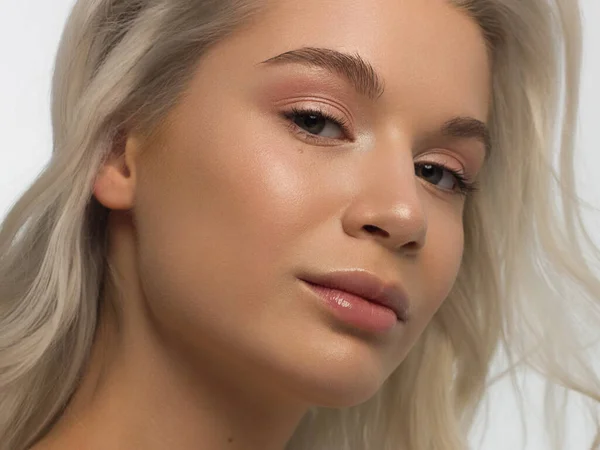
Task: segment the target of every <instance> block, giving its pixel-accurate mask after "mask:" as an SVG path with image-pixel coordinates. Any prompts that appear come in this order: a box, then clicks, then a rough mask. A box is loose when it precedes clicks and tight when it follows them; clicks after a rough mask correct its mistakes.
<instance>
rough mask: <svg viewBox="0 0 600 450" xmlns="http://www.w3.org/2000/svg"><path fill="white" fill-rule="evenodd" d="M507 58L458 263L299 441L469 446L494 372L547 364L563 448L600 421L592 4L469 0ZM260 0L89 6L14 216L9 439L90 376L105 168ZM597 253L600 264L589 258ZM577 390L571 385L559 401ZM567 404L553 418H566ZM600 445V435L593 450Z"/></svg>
mask: <svg viewBox="0 0 600 450" xmlns="http://www.w3.org/2000/svg"><path fill="white" fill-rule="evenodd" d="M452 3H453V4H455V6H456V7H457V8H459V9H461V10H463V11H464V12H465V13H466V14H469V15H470V16H471V17H472V18H473V20H475V21H476V22H477V23H478V24H479V26H480V28H481V30H482V33H483V36H484V37H485V39H486V41H487V43H488V49H489V55H490V58H491V60H492V62H493V65H492V67H493V78H492V82H493V89H492V96H493V98H492V109H491V114H490V126H491V133H492V142H493V149H492V152H491V155H490V157H489V159H488V161H487V162H486V165H485V166H484V168H483V170H482V173H481V180H482V185H483V186H482V189H481V190H480V191H479V192H477V193H475V194H474V195H473V196H472V197H470V198H469V200H468V201H467V204H466V207H465V212H464V228H465V251H464V257H463V261H462V266H461V269H460V273H459V275H458V278H457V280H456V283H455V285H454V287H453V290H452V292H451V294H450V295H449V296H448V298H447V299H446V301H445V302H444V304H443V305H442V307H441V308H440V309H439V311H438V312H437V314H436V315H435V316H434V317H433V319H432V321H431V322H430V323H429V325H428V326H427V328H426V329H425V331H424V333H423V334H422V336H421V337H420V339H419V340H418V342H417V343H416V344H415V346H414V348H413V349H412V350H411V352H410V353H409V355H408V356H407V358H406V359H405V360H404V361H403V363H402V364H401V365H400V366H399V367H398V369H397V370H396V371H395V372H394V373H393V374H392V375H391V376H390V377H389V378H388V379H387V380H386V382H385V383H384V385H383V386H382V388H381V389H380V390H379V392H378V393H377V394H376V395H375V396H374V397H372V398H371V399H369V400H368V401H367V402H365V403H362V404H360V405H357V406H354V407H351V408H344V409H335V408H320V407H314V408H312V409H311V410H310V411H309V413H308V414H307V415H306V416H305V417H304V418H303V420H302V421H301V423H300V424H299V426H298V428H297V430H296V432H295V434H294V436H293V437H292V439H291V440H290V442H289V444H288V447H287V449H288V450H332V449H335V450H364V449H373V450H398V449H410V450H431V449H436V450H463V449H465V448H467V446H468V444H467V442H468V440H467V439H468V432H469V430H470V429H471V427H472V424H473V423H474V420H475V417H476V414H477V412H478V411H480V410H481V406H482V405H483V399H484V394H485V393H486V390H487V389H488V388H489V387H490V386H491V384H492V383H493V382H495V380H496V379H495V378H493V377H492V376H491V375H492V371H491V367H492V365H493V364H492V362H493V361H495V360H496V357H497V356H498V355H500V354H501V355H503V356H505V357H506V358H505V360H506V361H507V364H506V371H505V372H504V373H501V374H500V375H507V376H512V377H516V373H517V372H518V370H520V369H521V368H529V369H533V370H535V371H537V372H538V373H539V374H540V375H541V376H543V378H544V379H545V380H546V382H547V390H546V394H547V395H546V400H547V401H546V411H547V413H548V418H549V420H553V421H552V422H550V425H549V429H550V428H551V429H552V430H553V431H554V435H553V436H552V440H553V442H554V443H555V448H562V447H561V445H562V444H561V442H563V440H562V439H561V436H562V432H561V431H562V425H564V423H565V420H564V417H563V419H562V420H560V419H556V417H559V413H560V410H561V409H563V408H562V406H563V403H562V402H563V397H564V395H566V394H568V393H573V392H574V393H576V394H577V393H579V394H581V395H582V396H583V398H584V399H587V400H588V401H589V406H590V412H591V413H592V418H593V421H594V423H596V424H598V404H599V403H600V381H599V378H598V375H597V373H595V372H594V370H593V367H592V365H591V363H590V361H591V358H590V357H589V355H588V353H587V352H588V351H589V345H590V343H591V342H592V339H591V338H592V337H593V336H595V335H594V332H596V333H597V331H598V325H599V324H600V314H599V313H600V304H599V301H600V283H599V281H598V279H597V278H596V277H595V276H594V273H593V271H592V261H593V260H595V261H600V251H599V249H598V248H597V247H596V246H594V243H593V242H592V240H591V239H590V237H589V235H588V233H587V232H586V229H585V227H584V224H583V220H582V217H581V214H582V206H583V204H582V201H581V200H580V199H579V198H578V197H577V195H576V190H575V183H574V170H573V152H574V148H575V145H576V139H575V132H576V130H577V122H576V120H577V111H578V96H579V76H580V66H581V47H582V43H581V40H582V38H581V17H580V15H581V12H580V7H579V5H578V3H577V1H576V0H452ZM263 7H265V2H264V0H263V1H259V0H252V1H249V0H78V1H77V2H76V4H75V5H74V7H73V10H72V12H71V14H70V16H69V19H68V22H67V24H66V27H65V29H64V31H63V35H62V38H61V41H60V47H59V49H58V53H57V57H56V62H55V70H54V75H53V84H52V125H53V153H52V157H51V159H50V161H49V162H48V164H47V165H46V167H45V168H44V170H43V171H42V172H41V173H40V174H39V176H38V177H37V178H36V179H35V180H34V182H33V183H32V184H31V186H30V187H29V188H28V190H27V191H26V192H25V193H24V194H23V195H22V196H21V197H20V198H19V199H18V200H17V201H16V202H15V203H14V205H13V206H12V208H11V209H10V210H9V212H8V214H7V216H6V217H5V220H4V221H3V223H2V224H1V228H0V450H23V449H25V448H28V447H29V446H31V445H33V444H34V443H35V442H37V441H38V440H39V439H41V437H43V436H44V434H45V433H47V432H48V430H49V429H50V428H51V427H52V425H53V424H54V423H55V422H56V420H57V419H58V418H59V417H60V415H61V412H62V411H63V410H64V408H65V406H66V404H67V402H68V401H69V399H70V398H71V396H72V394H73V392H74V391H75V389H76V388H77V385H78V381H79V379H80V377H81V374H82V370H83V368H84V367H85V364H86V362H87V359H88V356H89V353H90V349H91V344H92V340H93V336H94V331H95V327H96V323H97V308H98V300H99V298H100V297H101V295H102V292H103V289H104V288H105V286H104V284H105V283H104V280H105V275H107V276H108V277H107V278H108V279H109V280H111V279H112V280H113V282H114V283H115V284H118V282H117V280H115V279H114V271H113V269H112V268H111V266H110V264H109V263H108V261H107V257H106V255H107V252H106V250H107V249H106V236H107V233H106V231H107V230H106V223H107V222H106V220H107V215H108V210H107V209H106V208H104V207H103V206H102V205H100V204H99V203H98V202H97V200H96V199H95V197H93V195H92V188H93V184H94V180H95V177H96V175H97V173H98V172H99V169H100V167H101V166H102V164H103V162H104V161H105V158H106V157H107V155H108V153H109V151H110V149H111V147H112V143H113V141H114V139H116V137H117V133H118V132H119V130H120V129H122V128H123V126H124V125H125V124H127V126H128V127H130V129H131V128H133V129H136V130H139V131H140V132H142V133H143V132H146V131H149V130H152V129H153V127H154V125H155V124H156V123H158V122H159V121H160V120H161V119H162V118H164V116H165V114H166V113H167V112H168V111H169V110H170V108H172V107H173V106H174V105H175V104H176V102H177V101H178V99H179V98H180V95H181V94H182V92H183V91H184V90H185V88H186V85H187V84H188V82H189V81H190V79H191V76H192V74H193V72H194V69H195V67H196V65H197V64H198V62H199V61H200V60H201V58H202V55H203V54H204V52H205V51H206V50H207V49H208V48H209V47H210V46H212V45H214V44H215V43H217V42H219V41H220V40H222V39H223V38H225V37H226V36H227V35H228V34H230V33H231V32H233V31H235V30H237V29H238V28H239V27H242V26H244V25H245V24H247V23H249V22H251V21H252V20H253V18H255V17H256V15H257V14H260V12H261V10H262V8H263ZM592 258H594V259H592ZM557 393H558V394H560V395H557ZM553 418H554V419H553ZM599 446H600V432H597V433H596V437H595V439H594V442H591V443H590V448H593V449H597V448H598V447H599Z"/></svg>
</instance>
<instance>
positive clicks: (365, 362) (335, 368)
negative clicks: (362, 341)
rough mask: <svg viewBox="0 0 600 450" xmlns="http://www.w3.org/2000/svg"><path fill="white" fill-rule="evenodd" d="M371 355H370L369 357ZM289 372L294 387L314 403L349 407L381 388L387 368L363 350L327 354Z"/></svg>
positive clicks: (308, 401)
mask: <svg viewBox="0 0 600 450" xmlns="http://www.w3.org/2000/svg"><path fill="white" fill-rule="evenodd" d="M369 356H370V357H369ZM304 363H305V364H303V366H302V368H298V367H296V369H300V370H301V372H300V373H298V372H296V373H295V374H293V375H292V374H290V375H291V376H290V377H289V378H288V380H291V379H294V380H295V381H294V383H293V384H294V386H293V388H294V390H296V394H297V395H300V396H301V397H302V400H303V401H304V402H306V403H308V404H311V405H314V406H322V407H328V408H348V407H352V406H356V405H358V404H360V403H363V402H366V401H367V400H369V399H370V398H372V397H373V396H374V395H375V394H377V392H378V391H379V390H380V389H381V387H382V385H383V384H384V382H385V381H386V379H387V377H388V374H389V371H386V370H385V368H384V365H383V364H382V361H381V360H377V358H374V357H373V354H372V353H371V355H365V353H364V352H360V351H358V352H354V353H350V352H348V353H346V354H337V355H335V357H333V356H332V355H329V357H325V358H322V359H320V360H319V361H316V362H313V364H307V361H306V360H304Z"/></svg>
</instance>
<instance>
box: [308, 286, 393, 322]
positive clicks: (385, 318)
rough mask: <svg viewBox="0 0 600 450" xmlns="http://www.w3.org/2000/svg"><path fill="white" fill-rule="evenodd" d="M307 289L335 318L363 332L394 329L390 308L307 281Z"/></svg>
mask: <svg viewBox="0 0 600 450" xmlns="http://www.w3.org/2000/svg"><path fill="white" fill-rule="evenodd" d="M305 283H306V284H307V285H308V287H309V288H310V289H311V290H312V291H313V292H314V293H315V294H317V295H318V296H319V297H320V298H321V299H322V300H323V301H324V303H325V304H326V305H327V306H328V307H329V308H330V310H331V311H332V312H333V313H334V314H335V316H336V317H337V318H338V319H340V320H342V321H343V322H346V323H347V324H349V325H353V326H355V327H357V328H360V329H361V330H364V331H369V332H374V333H381V332H384V331H388V330H390V329H391V328H394V326H395V325H396V323H397V322H398V317H396V313H395V312H394V311H392V310H391V309H390V308H387V307H385V306H382V305H379V304H377V303H373V302H370V301H368V300H365V299H364V298H362V297H359V296H357V295H354V294H350V293H348V292H344V291H338V290H337V289H330V288H327V287H324V286H320V285H317V284H312V283H309V282H307V281H305Z"/></svg>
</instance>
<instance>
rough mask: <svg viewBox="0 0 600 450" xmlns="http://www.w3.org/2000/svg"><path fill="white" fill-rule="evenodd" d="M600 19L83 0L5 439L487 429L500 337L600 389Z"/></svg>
mask: <svg viewBox="0 0 600 450" xmlns="http://www.w3.org/2000/svg"><path fill="white" fill-rule="evenodd" d="M580 39H581V38H580V22H579V9H578V5H577V2H575V1H566V0H563V1H555V2H548V1H545V0H521V1H518V2H512V1H507V0H472V1H470V0H464V1H460V0H457V1H454V2H442V1H398V0H370V1H369V2H364V1H359V0H356V1H348V0H330V1H327V2H323V1H320V0H307V1H304V2H294V1H288V0H271V1H266V0H265V1H258V0H252V1H249V0H244V1H242V0H152V1H151V0H79V1H78V2H77V3H76V4H75V6H74V9H73V11H72V14H71V16H70V18H69V20H68V23H67V26H66V29H65V31H64V34H63V37H62V41H61V44H60V48H59V52H58V55H57V60H56V70H55V73H54V79H53V82H54V84H53V99H52V101H53V103H52V119H53V125H54V153H53V155H52V160H51V161H50V163H49V165H48V167H47V168H46V169H45V170H44V172H43V173H42V174H41V175H40V176H39V178H38V179H37V180H36V181H35V183H34V184H33V185H32V186H31V187H30V188H29V190H28V191H27V192H26V193H25V194H24V195H23V197H22V198H21V199H20V200H19V201H18V202H17V204H16V205H15V206H14V208H13V209H12V210H11V211H10V213H9V214H8V216H7V217H6V219H5V221H4V223H3V226H2V229H1V232H0V255H1V258H2V259H1V260H0V343H1V345H0V367H1V370H0V392H1V397H0V449H1V450H8V449H10V450H22V449H26V448H27V449H29V448H33V449H35V450H54V449H90V450H94V449H117V448H119V449H120V448H123V449H146V450H152V449H181V450H185V449H192V448H193V449H197V448H206V449H213V450H220V449H261V450H271V449H273V450H275V449H277V450H281V449H284V448H285V449H310V450H315V449H328V450H330V449H336V450H337V449H349V450H350V449H352V450H363V449H373V450H381V449H386V450H387V449H394V450H395V449H410V450H425V449H444V450H458V449H464V448H466V447H467V432H468V429H469V427H470V425H471V423H472V421H473V417H474V415H475V413H476V411H477V408H478V406H479V405H480V402H481V398H482V396H483V394H484V393H485V389H486V388H487V387H488V386H489V383H490V379H489V375H490V366H491V362H492V359H493V358H494V356H495V355H496V354H497V352H498V351H501V350H503V351H504V353H505V354H506V355H507V356H508V357H509V358H510V359H509V361H510V364H509V373H512V374H514V373H515V371H516V369H517V368H518V367H519V366H521V365H523V366H530V367H534V368H535V369H537V370H539V371H540V372H541V373H542V374H543V375H545V376H546V377H547V379H548V382H549V386H550V387H553V386H554V387H555V388H562V387H564V388H568V389H569V390H573V391H576V392H579V393H582V394H584V395H586V396H587V397H588V398H589V399H590V406H591V407H592V411H595V410H596V409H595V408H596V407H597V403H598V401H600V383H599V380H598V376H597V374H595V373H594V372H593V370H592V367H591V365H590V362H589V361H590V358H589V356H588V355H587V354H586V353H585V352H584V350H585V348H584V346H585V344H586V343H587V342H586V341H585V339H588V338H589V337H590V336H592V335H591V334H590V331H591V330H593V329H594V327H597V325H598V323H599V322H598V320H599V317H598V312H599V308H598V300H599V299H600V284H599V283H598V280H597V279H595V278H594V276H593V274H592V272H591V271H590V268H589V266H588V263H587V262H586V259H585V257H584V256H585V255H584V253H583V251H582V250H583V249H584V248H585V249H586V250H588V249H592V250H593V252H594V256H598V252H597V249H595V248H594V247H592V244H591V242H590V241H589V239H588V238H587V235H586V234H585V230H583V228H582V227H581V221H580V212H579V203H578V201H577V199H576V197H575V195H574V188H573V168H572V158H573V143H572V141H573V136H572V134H573V130H574V129H575V117H576V107H577V101H576V99H577V90H578V84H577V83H578V79H579V78H578V76H579V65H580V46H581V43H580ZM561 45H565V48H566V56H565V58H566V59H565V64H564V66H563V65H561ZM563 67H564V70H563ZM563 77H564V83H565V86H566V90H565V92H566V94H565V96H564V97H561V95H560V94H561V91H560V89H559V88H560V82H561V80H563ZM563 107H564V110H563V109H562V108H563ZM561 111H562V113H563V117H561V121H560V124H561V125H562V128H561V130H562V134H561V135H560V136H561V137H560V176H559V178H557V179H555V175H556V174H555V171H554V169H553V165H552V163H553V159H554V157H555V155H554V154H553V150H554V143H555V134H556V129H557V127H558V125H559V122H558V117H557V114H558V113H559V112H561ZM557 180H558V183H556V181H557ZM554 188H558V194H559V198H560V199H561V200H562V203H561V208H560V209H559V208H558V207H557V205H555V204H554V199H555V195H556V192H554V191H553V189H554ZM582 232H583V233H582ZM548 407H549V408H551V407H552V404H549V405H548ZM554 442H555V444H556V448H561V447H560V445H561V444H560V440H559V439H556V440H554ZM595 445H596V447H594V448H597V447H598V440H596V442H595Z"/></svg>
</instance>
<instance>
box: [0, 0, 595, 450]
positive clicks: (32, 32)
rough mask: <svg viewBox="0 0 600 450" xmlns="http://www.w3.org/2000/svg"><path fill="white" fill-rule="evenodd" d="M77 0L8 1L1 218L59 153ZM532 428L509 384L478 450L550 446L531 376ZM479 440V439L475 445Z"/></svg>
mask: <svg viewBox="0 0 600 450" xmlns="http://www.w3.org/2000/svg"><path fill="white" fill-rule="evenodd" d="M72 4H73V0H0V57H1V58H0V220H1V219H2V218H3V217H4V215H5V213H6V212H7V211H8V208H9V207H10V206H11V204H12V203H13V202H14V201H15V200H16V198H17V197H18V196H19V195H20V194H21V193H22V192H23V191H24V190H25V189H26V188H27V187H28V185H29V184H30V183H31V182H32V181H33V178H34V177H35V176H36V175H37V174H38V173H39V171H40V170H41V169H42V168H43V166H44V164H45V163H46V162H47V161H48V159H49V158H50V154H51V136H52V131H51V125H50V109H49V108H50V79H51V73H52V66H53V62H54V56H55V52H56V48H57V45H58V40H59V37H60V33H61V32H62V28H63V25H64V22H65V20H66V18H67V15H68V12H69V10H70V7H71V5H72ZM582 4H583V9H584V18H585V24H584V25H585V40H584V51H585V57H584V68H583V79H582V84H583V88H582V96H581V99H582V104H581V116H580V117H581V125H580V147H581V148H580V154H579V156H578V164H577V167H578V171H579V172H578V173H579V188H580V193H581V196H582V197H583V198H584V199H585V200H587V201H589V202H591V203H592V204H593V205H594V207H597V208H598V207H600V176H599V175H600V174H599V173H598V167H599V165H600V144H599V142H600V139H599V137H598V135H597V134H596V132H597V131H598V129H599V128H600V49H599V46H600V1H598V0H582ZM599 218H600V214H594V215H591V214H587V215H586V220H587V222H588V224H589V226H590V229H591V232H592V235H593V237H594V238H595V239H596V241H597V242H600V222H599ZM527 380H528V383H529V388H528V389H527V392H528V393H530V399H531V407H530V408H529V409H528V410H527V411H528V412H527V419H528V422H529V423H530V426H531V432H530V433H529V435H528V439H527V441H526V443H525V442H524V440H523V438H522V435H521V433H520V428H519V423H518V422H516V421H515V417H516V414H515V408H516V403H514V400H512V399H511V397H510V396H509V394H508V393H507V391H506V385H505V386H500V387H499V388H497V389H494V390H493V391H492V392H491V395H490V399H491V407H492V409H491V415H490V417H489V420H488V423H487V425H486V426H485V428H486V429H487V434H486V435H485V437H484V439H483V440H482V441H480V439H479V437H480V431H481V429H483V428H484V426H483V422H482V421H480V422H479V425H478V427H477V429H476V433H475V434H474V436H473V440H472V444H473V449H479V448H481V449H483V450H488V449H489V450H513V449H517V448H520V447H521V446H522V444H526V446H525V447H524V448H526V449H527V450H545V449H548V448H550V447H549V445H548V443H547V442H545V441H544V437H543V434H542V432H543V428H542V425H541V422H539V419H540V418H541V410H540V409H539V408H536V405H538V406H539V402H540V399H541V397H540V395H539V394H540V387H539V383H538V382H537V380H536V379H535V378H533V377H528V378H527ZM579 409H580V408H578V407H577V406H576V405H575V406H573V407H572V412H570V417H569V444H568V445H567V447H566V449H565V450H584V449H587V448H589V447H586V445H585V444H586V443H587V442H589V440H588V439H585V438H588V437H589V436H590V432H589V430H590V427H589V423H588V424H586V422H585V420H586V419H584V417H583V415H582V414H581V413H580V412H579ZM475 438H477V439H475Z"/></svg>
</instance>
